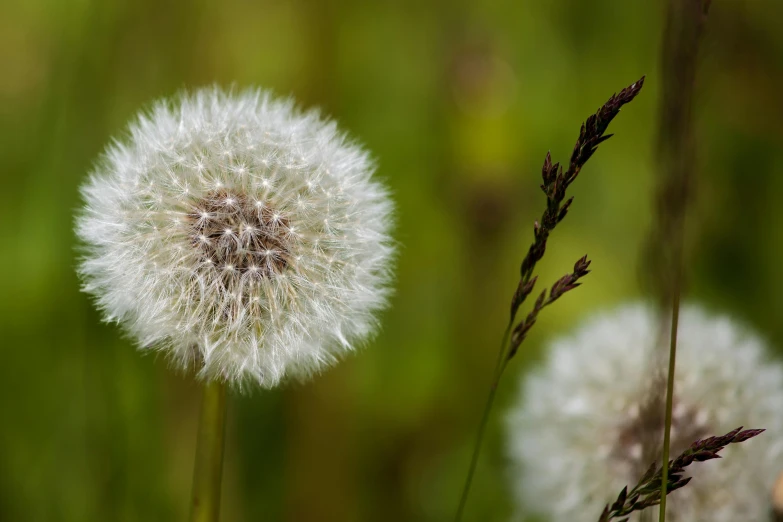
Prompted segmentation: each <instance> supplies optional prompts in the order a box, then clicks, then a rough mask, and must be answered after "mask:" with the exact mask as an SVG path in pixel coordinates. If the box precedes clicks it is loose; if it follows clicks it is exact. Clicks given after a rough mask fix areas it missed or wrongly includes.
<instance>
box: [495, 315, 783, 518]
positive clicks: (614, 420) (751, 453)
mask: <svg viewBox="0 0 783 522" xmlns="http://www.w3.org/2000/svg"><path fill="white" fill-rule="evenodd" d="M658 339H660V323H659V320H658V317H657V315H656V313H655V312H654V310H653V309H652V308H647V307H645V306H642V305H630V306H625V307H622V308H619V309H618V310H616V311H613V312H610V313H606V314H603V315H600V316H597V317H594V318H592V319H590V320H589V321H588V322H587V323H586V324H584V325H583V326H582V327H581V328H579V329H578V330H577V331H576V333H575V334H574V335H572V336H570V337H564V338H561V339H559V340H557V341H555V342H554V343H553V344H552V346H551V350H550V351H549V352H548V358H547V361H546V362H545V364H544V365H543V367H541V368H539V369H538V370H536V371H534V372H533V373H532V374H531V375H529V376H528V378H526V379H525V381H524V383H523V384H524V385H523V386H522V390H521V392H522V393H521V397H520V399H521V400H520V402H519V403H518V406H517V407H516V408H515V409H514V410H513V411H512V413H511V415H510V417H509V422H508V439H509V454H510V457H511V459H512V462H513V473H512V484H513V483H516V484H517V486H516V491H515V496H516V498H517V500H518V503H519V506H520V508H521V509H525V510H531V511H536V512H538V513H541V514H545V515H548V516H549V518H550V519H551V520H595V519H596V517H597V514H598V513H600V512H601V510H602V509H603V508H604V506H605V505H606V504H607V503H610V504H611V503H613V502H615V499H616V497H617V492H618V491H620V490H622V489H623V488H624V487H625V486H626V485H633V484H636V483H637V482H638V481H639V480H640V479H641V478H642V477H643V475H644V474H645V472H646V471H647V470H648V469H649V467H650V463H659V459H660V451H661V441H662V440H663V436H662V434H663V421H664V418H663V411H664V407H663V402H664V401H663V397H662V396H661V395H660V389H661V387H660V385H658V386H657V387H656V386H655V383H656V382H657V383H658V384H659V381H656V380H655V379H656V376H655V375H652V373H654V372H650V370H649V368H650V367H651V365H650V363H651V360H652V358H653V357H655V352H656V350H655V348H656V346H655V342H656V341H657V340H658ZM677 356H678V361H677V362H678V372H677V374H676V378H675V380H676V382H675V388H674V389H675V395H674V407H673V423H672V431H671V444H672V446H671V448H672V454H673V455H675V456H676V455H678V454H680V453H682V452H683V451H684V450H687V449H688V448H689V447H691V445H692V444H693V443H694V441H697V440H699V439H708V437H709V436H711V435H713V434H714V433H724V432H728V431H729V430H732V429H734V428H736V427H737V426H742V425H754V426H757V425H758V426H763V427H765V428H767V430H766V432H765V433H764V435H763V436H762V437H758V438H754V439H753V440H750V441H747V442H744V443H743V444H732V445H730V446H728V447H726V448H725V450H724V451H723V453H722V454H721V456H724V457H726V458H723V459H719V460H714V461H713V462H712V463H710V465H709V466H692V467H689V468H687V470H685V472H684V473H683V474H682V476H683V478H687V477H693V479H694V480H693V481H691V482H690V483H689V484H688V485H687V486H686V487H683V488H681V489H677V490H676V491H674V492H672V493H671V494H670V495H669V502H668V508H667V520H670V521H672V522H685V521H687V522H708V521H709V522H729V521H732V522H733V521H737V520H743V521H747V522H765V521H766V520H768V517H769V514H770V512H771V509H772V506H771V503H770V502H771V493H772V490H773V486H774V483H775V480H776V478H777V477H778V475H779V474H780V472H781V471H782V470H783V418H781V415H780V411H781V409H783V368H781V366H780V365H779V364H777V363H774V362H771V361H769V360H767V357H766V353H765V347H764V345H763V343H762V342H761V341H760V340H759V339H758V338H756V337H754V336H753V335H751V334H749V333H747V332H746V331H744V330H742V329H741V328H739V327H738V326H737V325H736V324H734V322H733V321H731V320H730V319H728V318H726V317H711V316H709V315H707V314H706V313H705V312H703V311H702V310H700V309H699V308H696V307H685V308H684V309H683V311H682V314H681V317H680V327H679V336H678V354H677ZM657 378H660V376H657ZM651 390H652V391H651ZM754 433H755V432H754ZM723 445H725V444H722V445H721V446H723ZM710 458H713V457H712V456H711V457H710ZM657 480H658V482H655V483H654V486H653V491H654V492H655V493H657V489H658V488H659V487H660V486H659V482H660V478H658V479H657ZM651 510H652V511H657V507H653V508H651ZM639 516H640V514H639V513H633V514H632V515H631V518H630V520H631V521H638V520H640V519H639V518H638V517H639Z"/></svg>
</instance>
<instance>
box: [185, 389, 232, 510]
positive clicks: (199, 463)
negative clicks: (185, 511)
mask: <svg viewBox="0 0 783 522" xmlns="http://www.w3.org/2000/svg"><path fill="white" fill-rule="evenodd" d="M225 420H226V386H225V384H224V383H222V382H217V381H212V382H209V383H207V384H206V385H205V386H204V396H203V399H202V402H201V416H200V418H199V425H198V440H197V442H196V462H195V465H194V466H193V493H192V500H191V505H190V522H217V520H218V518H219V516H220V486H221V481H222V476H223V439H224V435H225Z"/></svg>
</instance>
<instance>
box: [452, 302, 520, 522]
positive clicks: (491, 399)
mask: <svg viewBox="0 0 783 522" xmlns="http://www.w3.org/2000/svg"><path fill="white" fill-rule="evenodd" d="M513 326H514V317H511V320H510V321H509V323H508V326H507V327H506V331H505V332H504V333H503V340H502V341H501V342H500V350H498V358H497V362H496V364H495V374H494V376H493V377H492V386H491V387H490V389H489V395H488V396H487V402H486V404H485V405H484V412H483V413H482V414H481V422H480V423H479V427H478V432H477V434H476V442H475V444H474V445H473V456H472V457H471V459H470V468H468V476H467V477H466V478H465V486H464V487H463V488H462V495H461V496H460V498H459V507H458V508H457V516H455V517H454V521H455V522H459V521H460V520H462V513H463V512H464V511H465V503H467V501H468V493H469V492H470V485H471V484H472V483H473V475H474V474H475V473H476V466H477V465H478V459H479V455H480V454H481V445H482V442H483V441H484V433H485V432H486V431H487V422H488V421H489V413H490V412H491V411H492V405H493V404H494V403H495V395H496V394H497V391H498V385H499V384H500V377H501V376H502V375H503V370H505V369H506V363H508V358H507V357H506V349H507V347H508V340H509V337H510V336H511V328H512V327H513Z"/></svg>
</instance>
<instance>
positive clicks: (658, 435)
mask: <svg viewBox="0 0 783 522" xmlns="http://www.w3.org/2000/svg"><path fill="white" fill-rule="evenodd" d="M626 413H627V416H626V418H625V420H624V421H623V423H622V424H621V425H620V426H619V430H618V432H617V438H616V439H615V444H614V447H613V450H612V454H611V457H612V460H613V461H614V462H615V463H616V464H619V465H621V466H622V467H623V468H624V469H626V470H628V471H630V472H631V473H632V474H633V475H634V477H632V478H633V479H638V478H639V477H640V476H641V474H642V473H644V472H645V471H646V470H647V468H648V466H649V465H650V464H651V463H652V462H653V461H656V460H659V459H660V458H661V457H660V456H661V449H662V446H663V431H664V426H665V422H664V405H663V401H662V400H654V401H649V402H648V403H646V404H641V405H639V404H634V405H632V406H631V407H630V408H628V411H627V412H626ZM708 423H709V415H708V414H707V412H706V411H705V410H703V409H701V408H699V407H696V406H694V405H691V404H687V403H685V402H681V401H677V400H675V402H674V407H673V409H672V427H671V432H670V434H671V440H670V448H671V454H672V455H675V456H676V455H677V454H679V453H681V452H682V451H684V450H685V449H686V448H688V447H689V446H690V445H691V444H693V443H694V442H695V441H697V440H699V439H701V438H704V437H706V436H708V435H709V431H710V429H709V428H710V427H709V425H708Z"/></svg>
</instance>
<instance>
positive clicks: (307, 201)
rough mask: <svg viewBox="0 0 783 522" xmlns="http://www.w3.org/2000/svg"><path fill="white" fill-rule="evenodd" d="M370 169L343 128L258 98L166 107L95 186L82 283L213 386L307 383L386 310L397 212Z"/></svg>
mask: <svg viewBox="0 0 783 522" xmlns="http://www.w3.org/2000/svg"><path fill="white" fill-rule="evenodd" d="M373 170H374V166H373V163H372V161H371V160H370V158H369V157H368V155H367V153H366V152H365V151H364V150H363V149H362V148H361V147H359V146H358V145H355V144H353V143H352V142H350V141H349V140H348V139H347V138H346V137H345V136H344V135H343V134H342V133H340V132H339V131H338V130H337V128H336V126H335V124H334V123H332V122H329V121H325V120H323V119H320V118H319V116H318V114H317V113H315V112H307V113H301V112H299V111H298V110H297V109H296V108H295V107H294V106H293V103H292V102H290V101H279V100H275V99H273V98H272V97H270V96H269V95H268V94H267V93H264V92H261V91H257V90H249V91H245V92H241V93H233V92H232V93H226V92H222V91H220V90H219V89H217V88H214V89H204V90H200V91H196V92H194V93H192V94H185V95H182V96H181V97H179V98H177V99H175V100H172V101H162V102H159V103H158V104H156V105H155V106H154V107H153V109H152V110H151V111H150V112H149V113H145V114H142V115H140V116H139V117H138V119H137V120H136V121H135V122H134V123H132V124H131V126H130V128H129V132H128V137H127V139H125V140H120V141H117V142H115V143H113V144H112V145H111V146H110V147H109V148H108V150H107V151H106V153H105V155H104V157H103V159H102V161H101V162H100V164H99V165H98V167H97V168H96V170H95V172H94V173H93V175H92V176H91V177H90V179H89V181H88V182H87V183H86V184H85V186H84V187H83V188H82V193H83V197H84V200H85V203H86V204H85V207H84V210H83V212H82V213H81V215H80V216H79V218H78V222H77V232H78V235H79V236H80V237H81V239H82V241H83V242H84V243H85V244H86V249H85V255H84V258H83V260H82V262H81V266H80V273H81V275H82V277H83V280H84V289H85V291H87V292H89V293H91V294H93V295H94V296H95V298H96V300H97V303H98V305H99V306H100V308H101V309H102V310H103V312H104V313H105V317H106V318H107V319H109V320H112V321H118V322H119V323H121V324H122V326H123V327H124V329H125V330H126V331H127V332H128V333H129V334H130V335H131V337H132V338H134V339H135V340H136V341H137V342H138V344H139V346H140V347H141V348H143V349H154V350H160V351H162V352H165V353H166V354H167V355H168V356H169V357H170V359H171V360H172V361H173V363H174V364H175V365H176V366H177V367H179V368H182V369H185V368H196V369H197V370H198V372H199V377H200V378H202V379H204V380H206V381H212V380H218V381H224V382H227V383H229V384H231V385H234V386H235V387H242V386H243V385H246V384H250V383H255V384H257V385H259V386H261V387H264V388H269V387H273V386H275V385H276V384H278V382H279V381H280V380H281V379H282V378H284V377H286V376H295V377H300V378H302V377H307V376H309V375H310V374H312V373H314V372H317V371H318V370H320V369H322V368H323V367H325V366H327V365H329V364H331V363H333V362H334V361H335V360H337V359H338V358H339V357H340V356H341V355H342V354H344V353H346V352H348V351H351V350H352V349H353V348H354V347H355V346H356V344H357V343H359V342H361V341H362V340H363V339H365V338H366V337H368V336H369V335H371V334H372V333H373V331H374V330H375V328H376V321H375V319H374V314H375V313H376V312H378V311H379V310H380V309H381V308H383V307H384V306H385V303H386V298H387V296H388V293H389V290H388V286H387V283H388V281H389V278H390V261H391V258H392V256H393V253H394V248H393V245H392V242H391V239H390V235H389V232H390V228H391V214H392V210H393V207H392V202H391V200H390V199H389V196H388V194H387V191H386V189H385V188H384V187H383V186H382V185H381V184H380V183H378V182H377V181H375V180H374V179H373V178H372V174H373Z"/></svg>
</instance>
